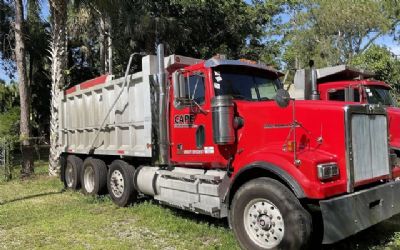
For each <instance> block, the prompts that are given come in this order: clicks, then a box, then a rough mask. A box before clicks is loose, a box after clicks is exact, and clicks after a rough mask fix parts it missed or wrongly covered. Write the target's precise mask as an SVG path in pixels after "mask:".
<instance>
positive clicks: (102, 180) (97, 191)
mask: <svg viewBox="0 0 400 250" xmlns="http://www.w3.org/2000/svg"><path fill="white" fill-rule="evenodd" d="M81 184H82V192H83V193H84V194H86V195H101V194H105V193H106V190H107V165H106V164H105V163H104V161H102V160H99V159H94V158H92V157H89V158H86V160H85V161H84V162H83V168H82V175H81Z"/></svg>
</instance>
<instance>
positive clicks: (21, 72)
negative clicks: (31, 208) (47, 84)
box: [14, 0, 34, 177]
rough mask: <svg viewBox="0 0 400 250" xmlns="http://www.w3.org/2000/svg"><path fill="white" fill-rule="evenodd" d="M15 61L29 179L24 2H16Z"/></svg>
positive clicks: (23, 173) (24, 168)
mask: <svg viewBox="0 0 400 250" xmlns="http://www.w3.org/2000/svg"><path fill="white" fill-rule="evenodd" d="M14 2H15V27H14V28H15V60H16V62H17V69H18V77H19V96H20V105H21V118H20V137H21V140H22V141H21V151H22V169H21V177H28V176H29V175H30V174H32V173H33V169H34V168H33V154H32V146H31V144H30V141H29V137H30V135H31V131H30V126H29V120H30V112H29V111H30V103H29V86H28V81H27V76H26V61H25V60H26V59H25V41H24V33H23V32H24V28H23V25H24V9H23V6H22V0H15V1H14Z"/></svg>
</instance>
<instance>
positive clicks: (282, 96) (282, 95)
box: [275, 89, 291, 108]
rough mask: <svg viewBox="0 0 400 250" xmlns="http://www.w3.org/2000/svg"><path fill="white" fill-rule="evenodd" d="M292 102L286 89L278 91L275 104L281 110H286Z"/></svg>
mask: <svg viewBox="0 0 400 250" xmlns="http://www.w3.org/2000/svg"><path fill="white" fill-rule="evenodd" d="M290 100H291V98H290V95H289V92H287V91H286V90H284V89H278V90H277V91H276V95H275V102H276V104H278V106H279V107H281V108H286V107H287V106H288V105H289V101H290Z"/></svg>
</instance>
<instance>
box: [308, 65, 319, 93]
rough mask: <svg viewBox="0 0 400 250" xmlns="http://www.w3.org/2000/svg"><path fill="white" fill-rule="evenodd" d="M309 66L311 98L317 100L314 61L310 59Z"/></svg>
mask: <svg viewBox="0 0 400 250" xmlns="http://www.w3.org/2000/svg"><path fill="white" fill-rule="evenodd" d="M309 65H310V68H311V100H319V99H320V96H319V92H318V86H317V70H316V69H315V66H314V61H313V60H310V63H309Z"/></svg>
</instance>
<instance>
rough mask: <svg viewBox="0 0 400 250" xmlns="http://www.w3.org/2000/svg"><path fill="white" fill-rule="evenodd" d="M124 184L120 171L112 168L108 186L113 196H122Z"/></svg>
mask: <svg viewBox="0 0 400 250" xmlns="http://www.w3.org/2000/svg"><path fill="white" fill-rule="evenodd" d="M124 184H125V183H124V177H123V176H122V173H121V172H120V171H119V170H114V171H113V172H112V173H111V179H110V186H111V192H112V193H113V195H114V196H115V197H117V198H120V197H121V196H122V194H123V193H124V187H125V185H124Z"/></svg>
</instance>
